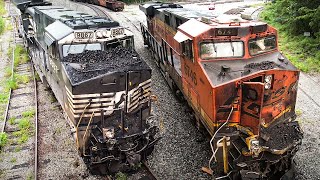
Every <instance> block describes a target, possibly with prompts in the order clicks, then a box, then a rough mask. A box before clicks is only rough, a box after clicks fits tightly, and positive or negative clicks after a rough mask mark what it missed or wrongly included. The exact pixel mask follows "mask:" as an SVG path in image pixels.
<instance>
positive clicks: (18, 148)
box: [14, 146, 22, 152]
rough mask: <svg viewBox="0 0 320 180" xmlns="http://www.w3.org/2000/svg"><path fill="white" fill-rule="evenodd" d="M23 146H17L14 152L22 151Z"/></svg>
mask: <svg viewBox="0 0 320 180" xmlns="http://www.w3.org/2000/svg"><path fill="white" fill-rule="evenodd" d="M21 149H22V148H21V146H17V147H16V148H15V149H14V152H20V151H21Z"/></svg>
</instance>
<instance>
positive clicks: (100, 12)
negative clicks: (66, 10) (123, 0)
mask: <svg viewBox="0 0 320 180" xmlns="http://www.w3.org/2000/svg"><path fill="white" fill-rule="evenodd" d="M78 4H81V5H84V6H86V7H88V8H90V9H92V10H93V11H94V12H95V13H96V14H97V15H98V16H100V17H109V16H108V14H107V13H106V12H104V11H103V10H102V9H100V8H99V6H96V5H93V4H88V3H78Z"/></svg>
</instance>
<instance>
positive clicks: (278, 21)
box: [261, 0, 320, 72]
mask: <svg viewBox="0 0 320 180" xmlns="http://www.w3.org/2000/svg"><path fill="white" fill-rule="evenodd" d="M261 18H262V19H263V20H264V21H266V22H268V23H269V24H271V25H272V26H274V27H276V28H277V29H278V32H279V47H280V49H281V50H282V51H283V52H284V53H285V55H286V56H287V57H288V58H289V59H290V60H291V61H292V62H293V64H294V65H295V66H297V67H298V68H299V69H300V70H302V71H305V72H308V71H315V72H320V53H319V50H320V23H319V22H320V1H318V0H305V1H300V0H277V1H276V2H275V3H271V4H269V5H268V6H267V7H266V8H265V10H264V11H263V12H262V13H261ZM304 32H310V34H311V36H310V37H306V36H304Z"/></svg>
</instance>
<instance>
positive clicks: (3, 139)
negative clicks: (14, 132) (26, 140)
mask: <svg viewBox="0 0 320 180" xmlns="http://www.w3.org/2000/svg"><path fill="white" fill-rule="evenodd" d="M7 141H8V136H7V134H6V133H4V132H2V133H0V149H1V148H2V147H4V146H5V145H6V144H7Z"/></svg>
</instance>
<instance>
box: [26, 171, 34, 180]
mask: <svg viewBox="0 0 320 180" xmlns="http://www.w3.org/2000/svg"><path fill="white" fill-rule="evenodd" d="M26 179H27V180H32V179H34V177H33V173H32V172H29V173H28V175H27V177H26Z"/></svg>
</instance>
